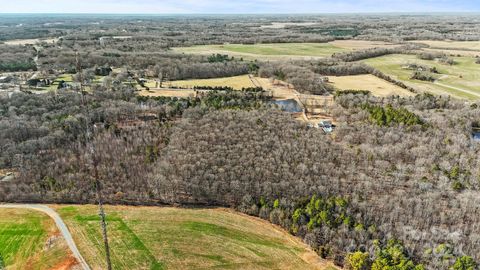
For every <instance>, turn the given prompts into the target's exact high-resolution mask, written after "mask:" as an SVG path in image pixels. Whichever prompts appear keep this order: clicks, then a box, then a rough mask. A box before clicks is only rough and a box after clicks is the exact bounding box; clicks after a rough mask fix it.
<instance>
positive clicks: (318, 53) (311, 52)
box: [174, 43, 347, 59]
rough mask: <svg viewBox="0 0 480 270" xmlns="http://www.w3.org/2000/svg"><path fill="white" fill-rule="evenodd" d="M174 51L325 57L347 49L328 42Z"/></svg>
mask: <svg viewBox="0 0 480 270" xmlns="http://www.w3.org/2000/svg"><path fill="white" fill-rule="evenodd" d="M174 50H175V51H176V52H183V53H191V54H203V55H210V54H215V53H220V54H228V55H231V56H235V57H243V58H245V59H257V58H263V59H284V58H314V57H327V56H330V55H332V54H334V53H338V52H343V51H347V49H344V48H341V47H337V46H334V45H332V44H330V43H278V44H253V45H243V44H226V45H202V46H193V47H180V48H174Z"/></svg>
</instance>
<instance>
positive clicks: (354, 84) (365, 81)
mask: <svg viewBox="0 0 480 270" xmlns="http://www.w3.org/2000/svg"><path fill="white" fill-rule="evenodd" d="M329 80H330V82H331V83H332V84H333V86H335V87H336V88H338V89H340V90H368V91H370V92H371V93H372V95H374V96H379V97H386V96H390V95H399V96H413V95H414V94H413V93H412V92H410V91H408V90H406V89H403V88H401V87H399V86H396V85H394V84H392V83H390V82H387V81H385V80H383V79H380V78H378V77H376V76H373V75H370V74H368V75H354V76H330V77H329Z"/></svg>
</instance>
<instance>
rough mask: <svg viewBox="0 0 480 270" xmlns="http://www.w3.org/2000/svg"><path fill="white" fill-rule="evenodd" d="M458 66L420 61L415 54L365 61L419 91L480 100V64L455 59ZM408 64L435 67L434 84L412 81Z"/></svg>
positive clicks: (468, 59) (469, 58) (464, 58)
mask: <svg viewBox="0 0 480 270" xmlns="http://www.w3.org/2000/svg"><path fill="white" fill-rule="evenodd" d="M452 59H454V60H455V62H456V64H454V65H446V64H442V63H439V62H438V61H430V60H421V59H419V58H418V57H417V56H415V55H404V54H393V55H386V56H381V57H376V58H371V59H367V60H363V62H365V63H366V64H368V65H371V66H373V67H375V68H377V69H378V70H380V71H382V72H383V73H385V74H387V75H390V76H391V77H392V78H395V79H397V80H401V81H403V82H405V83H406V84H407V85H409V86H412V87H414V88H416V89H419V90H422V91H427V92H432V93H434V94H440V95H451V96H454V97H458V98H464V99H470V100H476V99H480V64H476V63H475V59H474V58H472V57H453V58H452ZM408 64H420V65H424V66H428V67H436V68H437V69H438V71H439V74H435V76H436V77H437V80H436V81H435V82H426V81H420V80H414V79H411V76H412V73H413V71H412V70H409V69H407V68H405V67H406V66H407V65H408Z"/></svg>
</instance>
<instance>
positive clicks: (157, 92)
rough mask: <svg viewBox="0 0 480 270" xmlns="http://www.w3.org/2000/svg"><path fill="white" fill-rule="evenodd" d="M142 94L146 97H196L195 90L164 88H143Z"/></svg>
mask: <svg viewBox="0 0 480 270" xmlns="http://www.w3.org/2000/svg"><path fill="white" fill-rule="evenodd" d="M139 95H140V96H145V97H178V98H188V97H194V96H195V91H194V90H164V89H154V90H142V91H140V93H139Z"/></svg>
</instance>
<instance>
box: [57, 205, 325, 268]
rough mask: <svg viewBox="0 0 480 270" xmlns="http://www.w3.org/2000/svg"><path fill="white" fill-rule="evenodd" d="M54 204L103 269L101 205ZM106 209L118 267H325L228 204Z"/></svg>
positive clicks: (281, 233)
mask: <svg viewBox="0 0 480 270" xmlns="http://www.w3.org/2000/svg"><path fill="white" fill-rule="evenodd" d="M56 208H57V211H58V212H59V213H60V215H61V216H62V217H63V218H64V220H65V222H66V223H67V225H68V226H69V229H70V230H71V232H72V234H73V236H74V238H75V241H76V243H77V245H78V246H79V249H80V251H81V252H82V254H83V256H84V257H85V259H86V260H87V262H88V263H89V264H90V265H91V267H92V268H93V269H105V264H104V257H103V256H104V252H103V248H102V240H101V239H102V238H101V233H100V225H99V218H98V215H97V207H96V206H56ZM106 212H107V222H108V226H109V227H108V229H109V236H110V245H111V247H112V260H113V266H114V267H113V268H114V269H324V268H320V267H318V265H313V263H312V262H311V260H312V258H314V260H315V263H317V262H318V257H316V255H312V254H314V253H313V252H312V251H309V250H307V249H306V248H305V245H304V244H302V243H301V242H300V241H299V240H298V239H296V238H294V237H292V236H290V235H288V234H287V233H285V232H284V231H282V230H280V229H277V228H276V227H274V226H273V225H271V224H269V223H268V222H265V221H261V220H258V219H254V218H251V217H247V216H244V215H240V214H236V213H233V212H231V211H229V210H224V209H178V208H167V207H162V208H160V207H122V206H108V207H106ZM307 257H309V258H310V261H309V260H308V259H305V258H307ZM307 261H309V262H307ZM325 266H327V265H325Z"/></svg>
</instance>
